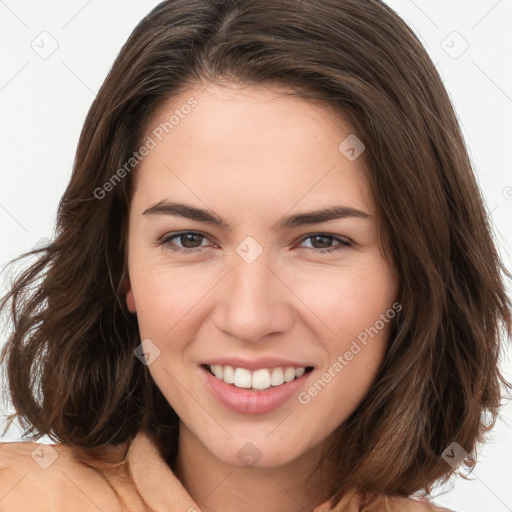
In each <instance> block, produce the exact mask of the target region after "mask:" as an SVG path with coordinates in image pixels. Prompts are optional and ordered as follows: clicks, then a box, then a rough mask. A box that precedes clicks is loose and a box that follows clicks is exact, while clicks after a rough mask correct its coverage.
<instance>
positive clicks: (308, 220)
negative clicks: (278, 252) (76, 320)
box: [142, 201, 371, 231]
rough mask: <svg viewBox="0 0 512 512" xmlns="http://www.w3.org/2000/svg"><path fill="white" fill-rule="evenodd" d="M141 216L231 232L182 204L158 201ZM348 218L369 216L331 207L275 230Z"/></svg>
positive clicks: (298, 216) (218, 219)
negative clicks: (183, 220) (179, 219)
mask: <svg viewBox="0 0 512 512" xmlns="http://www.w3.org/2000/svg"><path fill="white" fill-rule="evenodd" d="M142 215H151V216H155V215H158V216H160V215H171V216H176V217H184V218H186V219H191V220H195V221H197V222H204V223H206V224H211V225H212V226H217V227H219V228H223V229H227V230H229V231H232V228H231V226H230V225H229V223H227V222H226V221H225V220H224V219H222V218H221V217H219V216H218V215H216V214H215V213H213V212H211V211H208V210H204V209H202V208H196V207H195V206H191V205H188V204H183V203H175V202H169V201H160V202H159V203H157V204H155V205H154V206H152V207H151V208H148V209H146V210H144V211H143V212H142ZM348 217H356V218H362V219H369V218H370V217H371V215H370V214H369V213H366V212H363V211H362V210H358V209H356V208H351V207H348V206H331V207H328V208H323V209H321V210H316V211H313V212H305V213H299V214H296V215H289V216H287V217H283V218H282V219H281V220H280V221H279V222H278V223H277V228H278V229H281V230H284V229H291V228H295V227H298V226H310V225H313V224H321V223H322V222H328V221H330V220H336V219H346V218H348Z"/></svg>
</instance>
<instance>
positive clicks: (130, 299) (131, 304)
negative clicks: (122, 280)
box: [126, 287, 137, 313]
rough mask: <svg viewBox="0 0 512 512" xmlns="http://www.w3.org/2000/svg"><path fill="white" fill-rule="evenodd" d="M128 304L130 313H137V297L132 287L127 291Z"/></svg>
mask: <svg viewBox="0 0 512 512" xmlns="http://www.w3.org/2000/svg"><path fill="white" fill-rule="evenodd" d="M126 305H127V306H128V311H129V312H130V313H136V312H137V308H136V306H135V297H134V296H133V292H132V289H131V287H130V289H129V290H128V291H127V292H126Z"/></svg>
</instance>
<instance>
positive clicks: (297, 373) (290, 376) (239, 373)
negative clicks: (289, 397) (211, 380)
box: [210, 364, 306, 390]
mask: <svg viewBox="0 0 512 512" xmlns="http://www.w3.org/2000/svg"><path fill="white" fill-rule="evenodd" d="M210 371H211V373H213V374H214V375H215V377H217V378H218V379H221V380H223V381H224V382H226V383H227V384H233V385H234V386H236V387H237V388H244V389H254V390H263V389H268V388H270V387H271V386H280V385H281V384H284V383H285V382H291V381H292V380H294V379H295V378H297V379H298V378H299V377H301V376H302V375H304V373H305V371H306V368H305V367H302V368H293V367H292V366H289V367H286V368H284V367H279V368H272V369H268V368H261V369H259V370H255V371H253V372H251V371H250V370H247V369H246V368H233V367H232V366H222V365H218V364H214V365H212V366H210Z"/></svg>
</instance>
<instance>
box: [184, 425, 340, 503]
mask: <svg viewBox="0 0 512 512" xmlns="http://www.w3.org/2000/svg"><path fill="white" fill-rule="evenodd" d="M313 452H314V453H313ZM319 457H320V448H318V449H315V450H312V451H310V452H308V453H306V454H303V455H301V456H300V457H298V458H297V459H294V460H293V461H291V462H289V463H287V464H285V465H283V466H278V467H256V466H255V467H251V466H234V465H230V464H226V463H224V462H223V461H222V460H220V459H218V458H217V457H215V456H214V455H213V454H212V453H211V452H209V451H208V450H207V449H206V447H205V446H204V445H203V444H202V443H201V442H200V441H199V440H198V439H197V438H196V437H195V436H194V435H193V434H192V433H191V432H190V431H189V430H188V429H187V428H186V427H185V426H184V425H182V426H181V429H180V438H179V448H178V455H177V459H176V463H175V468H174V472H175V474H176V476H177V477H178V478H179V480H180V481H181V483H182V484H183V486H184V487H185V489H186V490H187V492H188V493H189V494H190V496H191V497H192V499H193V500H194V501H195V502H196V503H197V505H198V506H199V507H200V509H201V512H239V511H240V510H243V511H244V512H261V510H265V511H266V512H304V511H314V509H315V507H318V506H319V505H320V504H321V503H323V502H325V501H326V500H327V499H328V498H329V491H330V489H331V485H332V484H333V480H332V476H333V471H332V470H331V471H329V466H328V464H329V463H328V462H326V463H324V465H323V466H322V467H321V470H319V471H317V472H316V473H315V475H314V476H313V477H311V478H309V477H310V475H311V471H312V469H313V468H314V465H315V464H316V463H317V461H318V460H319ZM331 469H332V466H331ZM328 475H330V477H329V476H328Z"/></svg>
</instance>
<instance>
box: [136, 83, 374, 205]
mask: <svg viewBox="0 0 512 512" xmlns="http://www.w3.org/2000/svg"><path fill="white" fill-rule="evenodd" d="M287 91H290V90H287V89H284V88H281V89H280V88H276V87H262V86H243V87H240V86H235V85H233V86H217V85H208V86H205V87H199V86H198V87H195V88H190V89H188V90H187V91H185V92H183V93H181V94H180V95H178V96H175V97H174V98H172V99H171V100H169V101H167V102H166V103H164V104H163V105H162V106H161V107H160V108H159V109H158V110H157V111H156V112H155V114H154V115H153V116H152V118H151V119H150V121H149V122H148V123H147V126H146V132H145V136H144V140H145V141H148V140H149V139H151V140H152V141H153V144H152V146H153V147H152V149H151V151H149V154H147V156H145V157H144V158H143V160H142V161H141V163H140V164H139V166H138V168H137V171H136V173H135V174H136V187H135V188H136V191H137V190H139V195H140V194H143V195H144V196H146V201H154V202H156V201H157V200H159V199H162V197H161V196H162V194H163V193H165V192H167V191H169V193H171V192H173V191H176V190H177V189H179V190H181V191H182V192H184V193H186V194H187V195H188V196H191V194H192V196H193V195H194V193H195V194H196V196H200V197H206V196H208V197H211V196H212V195H213V196H215V197H219V196H221V197H224V199H225V200H227V201H228V202H232V201H233V200H234V197H235V196H236V197H238V198H240V199H241V200H243V202H244V204H245V205H247V207H248V206H249V205H250V204H251V203H252V202H254V203H255V205H259V207H261V206H262V203H261V201H260V199H261V198H262V197H264V198H265V199H266V204H268V205H270V204H271V203H272V202H274V203H275V202H276V201H277V202H281V203H287V204H288V206H289V208H291V207H292V206H293V203H294V202H297V201H298V200H299V199H300V198H301V196H302V197H303V200H304V201H305V200H306V199H307V200H308V201H310V202H311V204H312V206H313V205H314V206H316V204H314V203H316V202H318V201H319V200H324V199H326V198H327V199H332V200H333V201H334V200H336V199H337V198H341V199H343V200H344V203H345V204H346V205H347V206H353V207H359V208H366V209H367V210H371V209H372V204H371V203H372V201H371V197H370V191H369V189H368V183H367V179H366V169H365V163H364V158H363V156H364V153H363V155H362V156H361V157H359V158H357V159H356V160H353V161H351V160H350V159H348V158H347V156H346V154H344V153H343V151H342V150H340V144H341V143H342V142H343V141H344V140H346V139H347V137H353V136H354V134H353V130H352V128H351V126H350V124H349V123H348V121H347V120H346V119H345V118H344V116H343V115H342V114H341V113H340V112H339V111H337V110H336V109H335V108H334V107H333V106H331V105H330V104H328V103H326V102H320V101H311V100H305V99H303V98H301V97H297V96H286V95H284V94H283V92H287ZM148 138H149V139H148ZM186 189H188V190H186ZM159 196H160V197H159ZM196 199H197V198H196ZM331 202H332V201H331ZM351 202H352V204H350V203H351Z"/></svg>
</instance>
